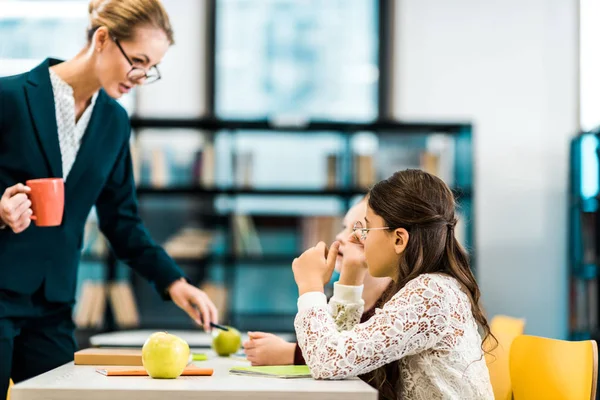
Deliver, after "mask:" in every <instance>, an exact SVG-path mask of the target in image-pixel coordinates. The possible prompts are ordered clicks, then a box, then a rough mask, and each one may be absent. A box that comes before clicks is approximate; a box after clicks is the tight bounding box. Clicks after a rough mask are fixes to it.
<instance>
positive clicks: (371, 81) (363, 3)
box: [215, 0, 379, 121]
mask: <svg viewBox="0 0 600 400" xmlns="http://www.w3.org/2000/svg"><path fill="white" fill-rule="evenodd" d="M216 15H217V21H216V24H217V26H216V50H215V51H216V54H215V60H216V61H215V74H216V82H215V108H216V110H215V111H216V115H217V116H219V117H221V118H265V117H274V116H294V117H303V118H310V119H330V120H360V121H365V120H367V121H368V120H373V119H375V118H376V117H377V84H378V78H379V77H378V75H379V70H378V67H377V54H378V52H377V49H378V27H377V2H376V1H375V0H328V1H326V2H322V1H315V0H313V1H295V0H261V1H260V2H256V1H250V0H218V1H217V10H216Z"/></svg>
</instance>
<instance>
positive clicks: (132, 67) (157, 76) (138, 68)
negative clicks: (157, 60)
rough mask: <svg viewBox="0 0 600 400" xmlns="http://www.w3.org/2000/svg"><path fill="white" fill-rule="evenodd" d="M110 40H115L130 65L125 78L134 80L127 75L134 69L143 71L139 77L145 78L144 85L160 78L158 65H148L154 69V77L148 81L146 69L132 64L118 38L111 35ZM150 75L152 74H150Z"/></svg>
mask: <svg viewBox="0 0 600 400" xmlns="http://www.w3.org/2000/svg"><path fill="white" fill-rule="evenodd" d="M112 40H113V42H115V44H116V45H117V47H118V48H119V50H120V51H121V54H123V57H125V59H126V60H127V62H128V63H129V65H130V66H131V69H130V70H129V72H128V73H127V79H129V80H130V81H132V82H135V81H134V80H132V79H131V78H130V77H129V75H130V74H131V73H132V72H133V71H134V70H140V71H143V72H144V77H143V78H140V79H145V80H146V81H145V82H144V83H143V84H144V85H149V84H151V83H154V82H156V81H158V80H160V79H161V78H162V76H161V74H160V70H159V69H158V67H157V66H156V65H154V66H152V67H150V68H154V69H155V70H156V79H154V78H152V79H153V80H150V82H148V80H149V79H151V78H149V77H148V72H146V70H145V69H144V68H140V67H136V66H135V65H133V62H131V59H130V58H129V56H128V55H127V53H125V50H123V47H121V43H119V39H117V38H116V37H115V36H112ZM151 76H152V75H151Z"/></svg>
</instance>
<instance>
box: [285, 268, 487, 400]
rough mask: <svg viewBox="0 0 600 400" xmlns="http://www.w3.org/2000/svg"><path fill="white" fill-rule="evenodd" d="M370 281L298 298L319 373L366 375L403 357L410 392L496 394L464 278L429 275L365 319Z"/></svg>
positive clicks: (305, 344) (422, 398)
mask: <svg viewBox="0 0 600 400" xmlns="http://www.w3.org/2000/svg"><path fill="white" fill-rule="evenodd" d="M361 295H362V286H358V287H357V286H343V285H339V284H337V283H336V284H335V285H334V295H333V297H332V298H331V300H330V302H329V307H328V305H327V300H326V297H325V295H324V294H323V293H320V292H310V293H305V294H304V295H302V296H300V298H299V299H298V315H297V316H296V320H295V328H296V335H297V338H298V345H299V346H300V348H301V349H302V353H303V355H304V358H305V360H306V363H307V365H308V366H309V367H310V370H311V373H312V375H313V377H314V378H317V379H343V378H347V377H354V376H358V375H362V374H365V373H367V372H369V371H372V370H374V369H377V368H379V367H381V366H383V365H385V364H389V363H391V362H394V361H397V360H400V366H401V371H402V372H401V373H402V376H403V382H402V384H403V398H406V399H413V400H432V399H461V400H466V399H477V400H482V399H493V398H494V395H493V392H492V385H491V383H490V377H489V371H488V369H487V365H486V363H485V359H484V357H483V351H482V350H481V336H480V335H479V332H478V330H477V324H476V321H475V319H474V318H473V315H472V312H471V302H470V300H469V298H468V296H467V295H466V293H464V292H463V291H462V290H461V286H460V284H459V282H458V281H457V280H455V279H454V278H451V277H449V276H447V275H442V274H423V275H420V276H418V277H417V278H415V279H413V280H411V281H410V282H408V283H407V284H406V286H405V287H403V288H402V289H401V290H400V291H399V292H398V293H396V294H395V295H394V297H393V298H392V299H391V300H390V301H388V302H387V303H386V304H385V305H384V306H383V309H377V310H376V312H375V315H373V316H372V317H371V318H370V319H369V320H368V321H367V322H364V323H362V324H359V321H360V317H361V315H362V312H363V304H364V302H363V301H362V299H361Z"/></svg>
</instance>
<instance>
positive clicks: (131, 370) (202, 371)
mask: <svg viewBox="0 0 600 400" xmlns="http://www.w3.org/2000/svg"><path fill="white" fill-rule="evenodd" d="M96 372H98V373H99V374H102V375H106V376H148V372H146V369H145V368H144V367H107V368H97V369H96ZM213 372H214V370H213V369H212V368H198V367H196V366H193V365H188V366H187V367H185V369H184V370H183V372H182V373H181V376H212V374H213Z"/></svg>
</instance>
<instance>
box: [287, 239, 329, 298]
mask: <svg viewBox="0 0 600 400" xmlns="http://www.w3.org/2000/svg"><path fill="white" fill-rule="evenodd" d="M338 249H339V243H338V242H334V243H333V244H332V245H331V248H330V249H329V250H328V249H327V246H326V245H325V243H324V242H319V244H317V245H316V246H315V247H311V248H310V249H308V250H306V251H305V252H304V253H302V255H301V256H300V257H298V258H296V259H294V262H293V263H292V270H293V272H294V279H295V280H296V284H297V285H298V291H299V292H300V295H303V294H304V293H307V292H323V287H324V286H325V285H326V284H327V282H329V280H330V279H331V274H332V273H333V269H334V268H335V260H336V258H337V255H338Z"/></svg>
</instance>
